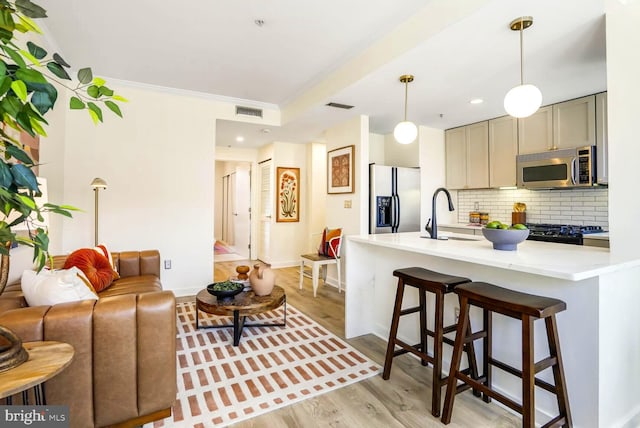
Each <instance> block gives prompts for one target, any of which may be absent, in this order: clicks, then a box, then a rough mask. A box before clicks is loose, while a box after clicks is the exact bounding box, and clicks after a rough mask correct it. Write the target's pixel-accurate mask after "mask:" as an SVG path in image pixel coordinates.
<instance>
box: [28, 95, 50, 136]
mask: <svg viewBox="0 0 640 428" xmlns="http://www.w3.org/2000/svg"><path fill="white" fill-rule="evenodd" d="M47 96H48V95H47ZM31 127H33V130H34V131H36V134H38V135H42V136H43V137H46V136H47V131H45V130H44V128H43V127H42V125H41V124H40V121H38V120H37V119H36V118H33V117H32V118H31Z"/></svg>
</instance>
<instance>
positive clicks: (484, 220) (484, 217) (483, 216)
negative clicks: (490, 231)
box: [479, 213, 489, 226]
mask: <svg viewBox="0 0 640 428" xmlns="http://www.w3.org/2000/svg"><path fill="white" fill-rule="evenodd" d="M479 214H480V224H481V225H483V226H484V225H486V224H487V223H489V213H479Z"/></svg>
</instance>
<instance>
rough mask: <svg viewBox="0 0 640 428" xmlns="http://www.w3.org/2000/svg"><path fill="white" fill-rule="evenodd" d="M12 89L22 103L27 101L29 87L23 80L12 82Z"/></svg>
mask: <svg viewBox="0 0 640 428" xmlns="http://www.w3.org/2000/svg"><path fill="white" fill-rule="evenodd" d="M11 89H13V92H15V94H16V95H17V96H18V98H20V99H21V100H22V101H27V85H25V84H24V82H23V81H22V80H14V81H13V82H11Z"/></svg>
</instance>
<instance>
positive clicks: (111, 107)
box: [104, 101, 122, 117]
mask: <svg viewBox="0 0 640 428" xmlns="http://www.w3.org/2000/svg"><path fill="white" fill-rule="evenodd" d="M104 105H106V106H107V107H108V108H109V110H111V111H112V112H114V113H115V114H117V115H118V116H120V117H122V112H121V111H120V107H118V104H116V103H114V102H113V101H105V102H104Z"/></svg>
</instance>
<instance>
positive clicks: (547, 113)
mask: <svg viewBox="0 0 640 428" xmlns="http://www.w3.org/2000/svg"><path fill="white" fill-rule="evenodd" d="M552 148H553V108H552V107H551V106H547V107H542V108H541V109H539V110H538V111H537V112H535V113H534V114H532V115H531V116H529V117H525V118H524V119H518V154H521V155H524V154H527V153H540V152H545V151H547V150H550V149H552Z"/></svg>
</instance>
